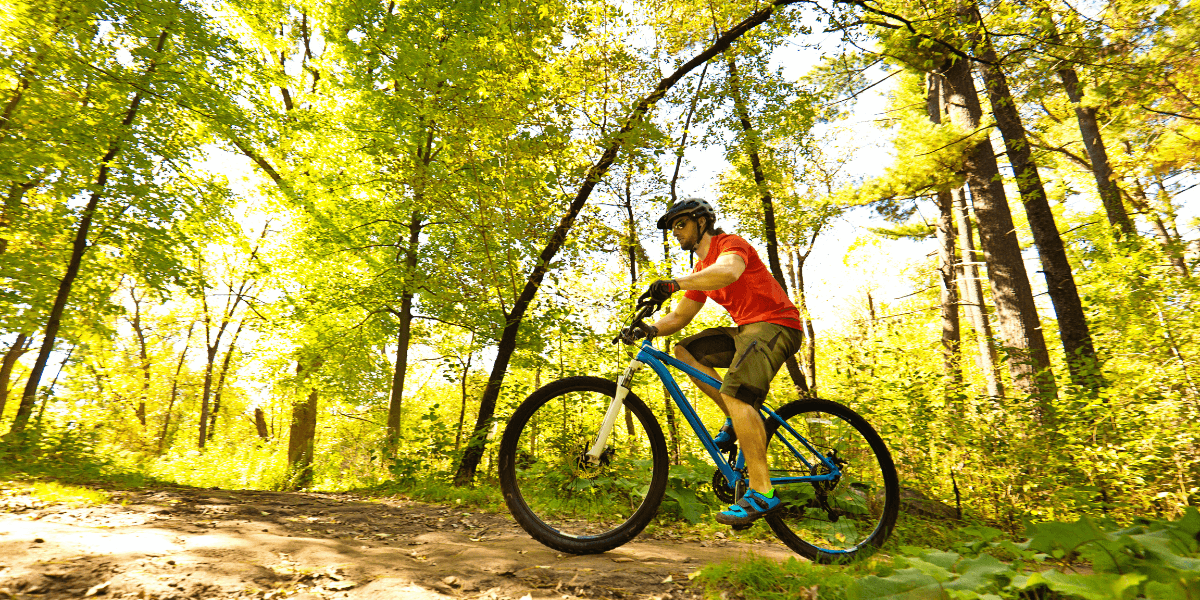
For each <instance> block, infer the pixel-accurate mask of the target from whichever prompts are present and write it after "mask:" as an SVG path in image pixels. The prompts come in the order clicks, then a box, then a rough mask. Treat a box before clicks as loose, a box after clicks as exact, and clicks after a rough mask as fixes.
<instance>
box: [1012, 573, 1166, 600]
mask: <svg viewBox="0 0 1200 600" xmlns="http://www.w3.org/2000/svg"><path fill="white" fill-rule="evenodd" d="M1019 579H1020V578H1019ZM1023 579H1024V580H1023V581H1022V582H1021V583H1019V584H1018V583H1017V580H1014V582H1013V583H1014V584H1016V587H1017V588H1018V589H1020V590H1028V589H1034V588H1037V587H1040V586H1043V585H1044V586H1046V587H1048V588H1050V589H1051V590H1053V591H1055V592H1059V593H1061V594H1068V595H1071V596H1077V597H1079V598H1082V599H1083V600H1125V599H1126V598H1132V597H1133V595H1134V593H1135V592H1136V591H1137V589H1136V588H1137V586H1138V584H1140V583H1141V582H1143V581H1145V580H1146V575H1144V574H1142V573H1126V574H1124V575H1117V574H1115V573H1093V574H1078V573H1061V572H1059V571H1041V572H1038V573H1034V574H1032V575H1030V576H1029V577H1027V578H1023Z"/></svg>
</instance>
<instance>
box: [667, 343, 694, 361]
mask: <svg viewBox="0 0 1200 600" xmlns="http://www.w3.org/2000/svg"><path fill="white" fill-rule="evenodd" d="M671 352H672V353H674V354H675V358H678V359H679V360H682V361H683V362H685V363H694V362H696V359H695V358H693V357H692V353H691V352H688V349H687V346H684V345H683V343H682V342H681V343H677V344H675V347H674V348H673V349H672V350H671Z"/></svg>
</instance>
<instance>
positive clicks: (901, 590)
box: [846, 563, 949, 600]
mask: <svg viewBox="0 0 1200 600" xmlns="http://www.w3.org/2000/svg"><path fill="white" fill-rule="evenodd" d="M926 564H929V563H926ZM846 594H847V596H849V597H850V599H851V600H941V599H943V598H948V597H949V596H948V595H947V594H946V592H945V590H943V589H942V584H941V583H940V582H938V580H936V579H934V578H933V577H931V576H929V575H928V574H926V573H925V572H924V571H922V570H920V569H901V570H899V571H896V572H895V573H893V574H892V575H890V576H888V577H877V576H875V575H871V576H868V577H863V578H862V579H859V580H857V581H855V582H854V583H853V584H851V585H850V586H849V587H848V588H847V589H846Z"/></svg>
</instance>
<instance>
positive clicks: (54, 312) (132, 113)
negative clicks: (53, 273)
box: [9, 30, 167, 435]
mask: <svg viewBox="0 0 1200 600" xmlns="http://www.w3.org/2000/svg"><path fill="white" fill-rule="evenodd" d="M166 41H167V32H166V31H165V30H164V31H163V32H162V33H161V34H160V35H159V36H158V44H157V46H155V49H154V51H155V53H156V54H159V53H162V50H163V45H164V44H166ZM156 67H157V64H156V63H155V62H153V61H151V63H150V66H149V67H147V69H146V75H151V74H153V72H154V70H155V68H156ZM141 104H142V93H141V92H138V93H136V94H134V96H133V100H131V101H130V103H129V109H128V110H126V111H125V118H124V119H122V120H121V125H120V127H119V128H118V134H117V137H116V139H114V140H113V141H112V143H110V144H109V146H108V151H107V152H106V153H105V154H104V156H103V157H102V158H101V159H100V171H99V173H98V174H97V176H96V183H95V184H94V185H93V186H92V194H91V196H90V197H89V198H88V203H87V205H86V206H85V207H84V209H83V213H82V214H80V216H79V227H78V228H77V229H76V230H75V239H74V241H73V242H72V244H71V258H70V260H69V261H68V262H67V270H66V272H64V273H63V278H62V279H61V280H60V281H59V286H58V293H57V294H56V295H55V297H54V304H53V306H52V307H51V308H50V316H49V318H48V319H47V320H46V329H45V336H44V338H43V339H42V348H41V350H40V351H39V352H38V356H37V360H36V361H35V362H34V364H33V369H31V370H30V372H29V379H28V380H27V381H26V383H25V391H24V393H23V394H22V395H21V404H20V405H19V406H18V407H17V415H16V417H15V418H14V419H13V425H12V429H11V430H10V431H9V433H10V434H17V435H20V434H21V433H22V432H23V431H24V430H25V426H26V424H28V422H29V416H30V414H31V413H32V412H33V407H34V404H35V403H36V401H37V390H38V386H40V385H41V383H42V373H43V372H44V371H45V370H46V364H47V363H48V362H49V360H50V353H51V352H53V351H54V343H55V341H57V339H58V329H59V327H60V326H61V324H62V315H63V312H64V311H65V310H66V307H67V301H68V300H69V299H70V296H71V288H72V287H73V286H74V284H75V278H76V277H78V276H79V269H80V267H81V265H82V264H83V255H84V253H85V252H86V251H87V247H88V243H87V239H88V232H89V231H90V230H91V227H92V219H93V218H94V217H95V215H96V210H97V209H98V208H99V206H100V198H101V196H102V195H103V193H104V188H105V186H107V185H108V175H109V172H110V171H111V169H112V166H111V165H112V161H113V159H115V158H116V157H117V154H118V153H119V152H120V151H121V147H122V143H121V142H122V141H123V140H124V133H125V132H126V131H128V130H129V128H130V126H131V125H132V124H133V120H134V118H135V117H136V116H137V111H138V108H139V107H140V106H141Z"/></svg>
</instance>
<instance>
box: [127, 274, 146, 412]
mask: <svg viewBox="0 0 1200 600" xmlns="http://www.w3.org/2000/svg"><path fill="white" fill-rule="evenodd" d="M129 295H130V297H131V298H132V299H133V321H132V323H130V325H132V326H133V333H134V335H136V336H137V339H138V359H139V360H140V362H141V365H140V366H141V368H142V397H141V399H139V400H138V407H137V417H138V422H139V423H141V425H142V429H145V428H146V403H147V402H149V401H150V355H149V353H147V351H146V332H145V331H143V330H142V299H141V298H138V297H137V294H136V293H135V292H134V290H133V289H132V286H131V288H130V290H129Z"/></svg>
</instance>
